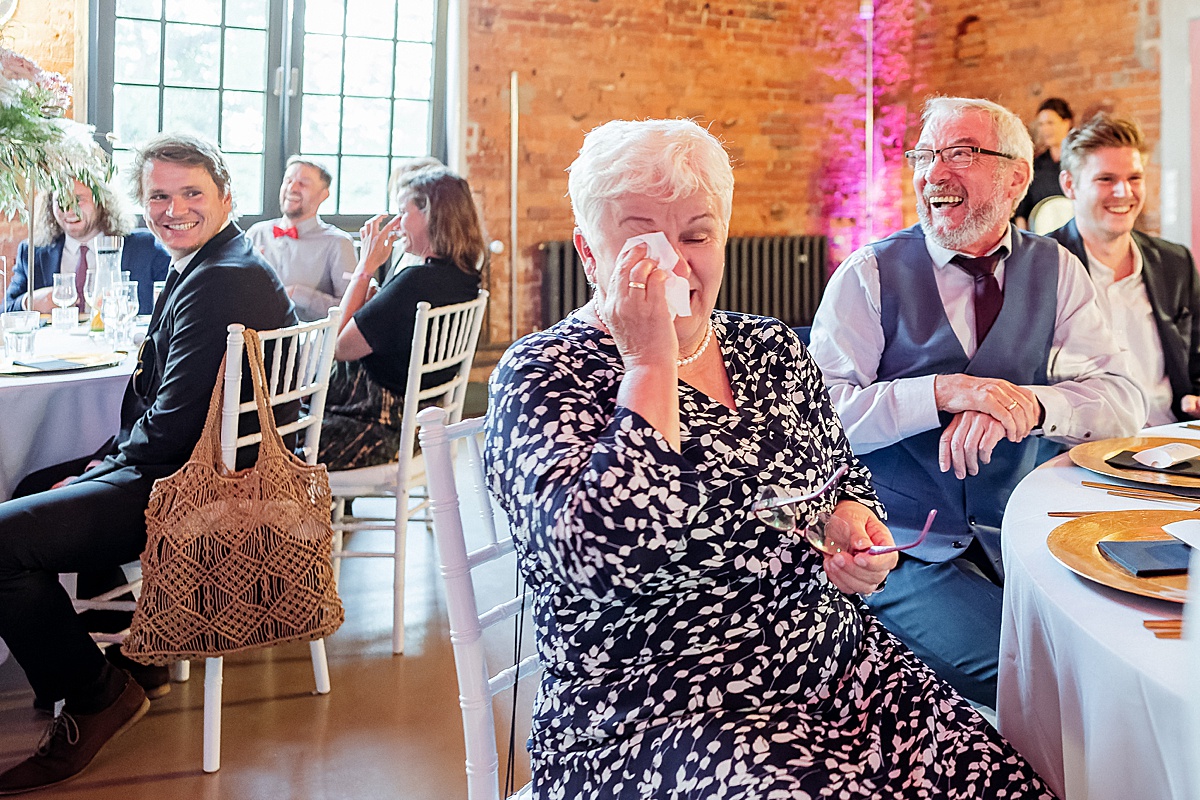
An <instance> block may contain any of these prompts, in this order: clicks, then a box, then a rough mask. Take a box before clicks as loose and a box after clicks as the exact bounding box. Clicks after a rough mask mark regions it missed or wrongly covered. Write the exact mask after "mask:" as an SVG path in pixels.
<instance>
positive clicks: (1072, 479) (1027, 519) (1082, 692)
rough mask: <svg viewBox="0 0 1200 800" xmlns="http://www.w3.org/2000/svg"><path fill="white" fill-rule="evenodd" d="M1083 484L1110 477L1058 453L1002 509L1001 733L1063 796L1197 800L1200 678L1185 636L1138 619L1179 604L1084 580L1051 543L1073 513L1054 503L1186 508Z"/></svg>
mask: <svg viewBox="0 0 1200 800" xmlns="http://www.w3.org/2000/svg"><path fill="white" fill-rule="evenodd" d="M1168 432H1169V435H1179V436H1180V437H1181V438H1182V437H1188V438H1200V431H1194V430H1187V429H1184V428H1182V427H1177V426H1170V427H1169V428H1162V429H1159V430H1158V431H1155V432H1154V433H1158V434H1160V435H1161V434H1163V433H1168ZM1081 480H1099V481H1109V480H1110V479H1108V478H1105V477H1103V476H1097V475H1096V474H1094V473H1091V472H1089V471H1087V470H1084V469H1081V468H1079V467H1076V466H1073V465H1072V464H1071V462H1070V460H1069V459H1068V457H1067V456H1065V455H1064V456H1060V457H1058V458H1056V459H1054V460H1053V461H1050V462H1049V463H1047V464H1045V465H1043V466H1042V467H1041V468H1040V469H1037V470H1035V471H1034V472H1032V473H1030V474H1029V475H1028V476H1026V478H1025V479H1024V480H1023V481H1021V483H1020V485H1019V486H1018V487H1017V489H1016V491H1015V492H1013V495H1012V499H1011V500H1010V501H1009V503H1008V508H1007V510H1006V512H1005V515H1004V524H1003V537H1002V538H1003V547H1004V568H1005V573H1006V576H1005V586H1004V621H1003V629H1002V632H1001V636H1000V685H999V697H998V703H997V709H996V710H997V715H998V718H999V725H1000V732H1001V733H1003V734H1004V736H1005V737H1006V738H1008V740H1009V741H1010V742H1012V744H1013V745H1014V746H1015V747H1016V748H1017V749H1018V750H1019V751H1020V752H1021V753H1022V754H1023V755H1024V756H1025V757H1026V758H1027V759H1029V761H1030V763H1032V764H1033V766H1034V768H1035V769H1036V770H1037V771H1038V772H1039V773H1041V775H1042V777H1044V778H1045V779H1046V780H1047V781H1048V782H1049V783H1050V785H1051V787H1053V789H1054V790H1055V791H1056V792H1057V793H1058V794H1059V795H1060V796H1061V797H1063V798H1064V799H1065V800H1142V799H1144V800H1151V799H1153V800H1200V792H1198V791H1197V787H1196V786H1194V785H1193V778H1192V774H1193V773H1192V762H1195V761H1200V752H1197V750H1196V745H1195V744H1194V742H1195V740H1194V739H1192V738H1191V735H1192V731H1191V730H1190V727H1189V726H1190V723H1189V711H1188V709H1189V708H1190V705H1189V703H1190V701H1191V698H1190V696H1189V691H1188V685H1189V683H1191V684H1192V687H1193V688H1192V690H1191V692H1192V693H1193V694H1194V693H1195V692H1197V691H1200V683H1197V678H1198V677H1200V676H1194V677H1193V679H1192V680H1191V681H1189V679H1188V668H1187V664H1188V662H1189V656H1188V654H1187V650H1186V649H1185V642H1182V641H1177V640H1167V639H1156V638H1154V635H1153V634H1152V633H1151V632H1149V631H1147V630H1146V629H1145V628H1144V627H1143V626H1142V621H1143V620H1145V619H1149V618H1179V616H1180V615H1181V613H1182V610H1183V607H1182V606H1181V605H1178V604H1175V603H1169V602H1166V601H1161V600H1154V599H1149V598H1143V597H1138V596H1136V595H1132V594H1128V593H1125V592H1119V591H1116V590H1113V589H1108V588H1106V587H1103V586H1101V585H1099V584H1096V583H1093V582H1091V581H1088V580H1086V579H1084V578H1080V577H1078V576H1076V575H1075V574H1074V573H1072V572H1070V571H1068V570H1067V569H1066V567H1063V566H1062V565H1061V564H1059V563H1058V561H1056V560H1055V559H1054V557H1053V556H1052V555H1051V554H1050V551H1049V550H1048V549H1047V547H1046V537H1047V536H1048V535H1049V533H1050V531H1051V530H1052V529H1054V528H1055V527H1056V526H1057V525H1059V524H1061V523H1063V522H1064V521H1065V520H1063V519H1059V518H1052V517H1047V516H1046V512H1047V511H1050V510H1054V511H1107V510H1113V511H1116V510H1124V509H1132V508H1162V509H1170V508H1178V509H1184V508H1185V507H1184V506H1182V505H1180V506H1175V505H1169V504H1159V503H1154V502H1148V501H1145V500H1130V499H1123V498H1118V497H1112V496H1109V495H1108V494H1106V493H1105V492H1104V491H1102V490H1100V489H1089V488H1085V487H1083V486H1081V485H1080V481H1081ZM1112 482H1114V483H1115V482H1116V481H1112ZM1187 644H1188V645H1189V646H1190V643H1187Z"/></svg>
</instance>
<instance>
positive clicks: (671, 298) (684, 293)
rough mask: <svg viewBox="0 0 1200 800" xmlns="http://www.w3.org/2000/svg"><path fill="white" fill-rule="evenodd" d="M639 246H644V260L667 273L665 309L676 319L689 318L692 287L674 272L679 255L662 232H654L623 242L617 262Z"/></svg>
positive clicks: (685, 279)
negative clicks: (655, 264)
mask: <svg viewBox="0 0 1200 800" xmlns="http://www.w3.org/2000/svg"><path fill="white" fill-rule="evenodd" d="M639 244H645V245H646V249H647V253H646V258H649V259H650V260H651V261H655V262H657V263H658V268H659V269H661V270H662V271H663V272H666V273H667V287H666V288H667V308H668V309H669V310H670V311H671V313H672V314H673V315H674V316H676V317H690V316H691V315H692V304H691V303H690V302H689V295H690V294H691V290H692V287H691V284H689V283H688V281H687V278H683V277H680V276H679V275H676V274H675V272H674V270H675V265H676V264H678V263H679V254H678V253H676V252H675V248H674V247H672V246H671V242H670V241H668V240H667V235H666V234H665V233H663V232H662V231H655V232H654V233H644V234H642V235H641V236H633V237H630V238H629V239H626V240H625V244H624V246H622V247H621V254H620V255H618V256H617V259H618V260H619V259H620V258H621V256H623V255H625V254H626V253H627V252H629V251H630V250H632V249H633V248H634V247H635V246H636V245H639Z"/></svg>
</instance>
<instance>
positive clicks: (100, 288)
mask: <svg viewBox="0 0 1200 800" xmlns="http://www.w3.org/2000/svg"><path fill="white" fill-rule="evenodd" d="M103 274H104V273H103V271H102V270H100V269H89V270H88V272H87V274H86V275H84V276H83V300H84V302H85V303H87V311H88V318H89V319H91V318H92V317H94V316H95V315H96V303H98V302H99V301H100V298H102V297H103V296H104V289H105V288H106V287H105V281H103V280H101V279H100V278H101V275H103Z"/></svg>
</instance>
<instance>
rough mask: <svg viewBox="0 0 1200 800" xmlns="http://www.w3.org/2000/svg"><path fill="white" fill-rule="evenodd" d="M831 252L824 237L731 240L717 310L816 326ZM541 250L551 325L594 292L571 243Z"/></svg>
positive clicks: (546, 320) (545, 322)
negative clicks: (816, 315) (813, 322)
mask: <svg viewBox="0 0 1200 800" xmlns="http://www.w3.org/2000/svg"><path fill="white" fill-rule="evenodd" d="M827 251H828V248H827V245H826V240H825V237H824V236H739V237H733V238H730V239H729V241H728V242H726V244H725V279H724V280H723V281H722V282H721V291H720V293H719V294H718V295H717V308H723V309H725V310H727V311H740V312H743V313H746V314H760V315H762V316H765V317H775V318H776V319H780V320H783V321H784V322H785V323H787V324H788V325H789V326H792V327H795V326H798V325H811V324H812V320H813V315H814V314H816V312H817V304H818V303H820V302H821V293H822V292H823V291H824V290H825V283H826V281H827V280H828V272H827V270H826V266H825V265H826V253H827ZM538 253H539V255H540V257H541V269H542V327H544V328H545V327H549V326H550V325H553V324H554V323H555V322H558V321H559V320H560V319H562V318H563V317H565V316H566V315H567V314H569V313H570V312H571V311H572V310H573V309H576V308H578V307H579V306H581V305H583V304H584V303H586V302H587V300H588V296H589V295H590V290H589V289H588V285H587V280H586V279H585V278H584V276H583V265H582V264H581V263H580V261H579V255H578V253H576V252H575V246H574V245H573V244H572V243H571V242H542V243H541V244H539V245H538Z"/></svg>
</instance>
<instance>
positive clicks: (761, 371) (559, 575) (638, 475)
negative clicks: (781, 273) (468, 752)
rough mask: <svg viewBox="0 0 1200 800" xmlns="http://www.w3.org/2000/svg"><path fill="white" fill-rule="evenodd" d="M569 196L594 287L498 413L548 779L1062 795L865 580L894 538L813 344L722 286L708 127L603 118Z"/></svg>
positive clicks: (507, 386)
mask: <svg viewBox="0 0 1200 800" xmlns="http://www.w3.org/2000/svg"><path fill="white" fill-rule="evenodd" d="M570 195H571V201H572V204H573V207H574V210H575V218H576V224H577V226H578V227H577V228H576V231H575V244H576V247H577V248H578V250H579V253H580V255H581V257H582V259H583V264H584V269H585V271H586V273H587V275H588V278H589V280H590V281H591V283H592V284H593V286H594V290H595V292H594V295H593V297H592V300H591V301H590V302H589V303H588V304H587V305H586V306H584V307H583V308H581V309H578V310H577V311H575V312H573V313H572V314H571V315H570V316H569V317H568V318H567V319H565V320H563V321H562V322H560V323H558V324H557V325H554V326H553V327H551V328H550V329H548V330H546V331H542V332H540V333H535V334H533V335H531V336H528V337H526V338H524V339H522V340H521V341H519V342H517V343H516V344H514V345H513V347H512V348H511V349H510V350H509V351H508V353H506V354H505V356H504V358H503V360H502V361H501V363H500V365H499V366H498V368H497V369H496V371H495V372H494V373H493V376H492V385H491V406H490V409H489V412H488V427H487V447H486V458H487V462H488V472H489V482H490V488H491V490H492V492H493V495H494V496H495V497H496V498H497V499H498V501H499V503H500V504H501V505H502V506H503V507H504V508H505V510H506V511H507V513H508V514H509V516H510V519H511V522H512V525H513V530H514V532H515V534H516V538H517V542H518V554H519V559H520V566H521V570H522V572H523V573H524V575H525V577H526V578H527V580H528V581H529V583H530V585H531V586H532V587H533V589H534V592H535V598H536V599H535V604H534V617H535V622H536V625H537V639H538V650H539V654H540V655H541V658H542V660H543V662H544V663H545V665H546V673H545V677H544V680H543V683H542V687H541V692H540V693H539V696H538V699H537V704H536V710H535V715H534V724H533V731H532V734H531V739H530V748H531V753H532V763H533V784H534V796H535V797H563V798H576V797H588V798H594V797H639V798H640V797H671V798H706V799H707V798H732V797H788V798H794V797H808V796H813V797H816V796H820V797H833V798H844V797H889V798H893V797H933V796H937V797H949V798H955V797H1005V796H1007V797H1022V798H1031V797H1050V796H1051V794H1050V792H1049V790H1048V789H1046V787H1045V786H1044V784H1043V783H1042V782H1041V781H1040V779H1039V778H1038V777H1037V776H1036V775H1035V774H1034V773H1033V771H1032V769H1031V768H1030V767H1029V765H1028V764H1027V763H1026V762H1025V761H1023V760H1022V759H1021V757H1020V756H1019V755H1017V753H1016V752H1015V751H1014V750H1013V749H1012V748H1011V747H1010V746H1009V745H1008V744H1007V743H1005V742H1004V741H1003V739H1001V738H1000V736H999V735H998V734H997V733H996V732H995V731H994V730H993V729H991V728H990V727H989V726H988V725H987V723H986V722H984V721H983V719H982V718H981V717H979V716H978V715H977V714H976V713H975V712H974V711H973V710H972V709H971V707H970V706H969V704H968V703H967V702H966V701H965V700H963V699H962V698H961V697H960V696H959V695H957V694H956V693H955V692H954V690H953V689H951V688H950V687H949V686H948V685H947V684H945V683H944V682H942V681H941V680H939V679H938V678H936V677H935V676H934V675H933V673H932V672H931V671H930V670H929V669H928V668H927V667H926V666H924V665H923V664H922V663H920V662H919V661H917V659H916V658H915V657H914V656H913V655H912V654H911V653H910V652H908V651H907V650H905V649H904V647H903V645H901V644H899V642H897V641H896V639H894V638H893V637H892V636H891V635H890V634H889V633H887V632H886V631H885V630H884V628H883V627H882V626H881V625H880V624H879V623H878V622H877V621H876V620H875V618H874V617H872V616H871V614H870V612H869V611H868V610H867V609H866V608H865V606H864V605H863V603H862V601H861V599H860V597H859V595H860V594H867V593H870V592H872V591H875V590H876V589H877V588H878V587H879V586H880V585H881V584H882V582H883V581H884V579H885V578H886V576H887V573H888V571H889V570H890V569H891V568H892V567H893V566H894V565H895V563H896V555H895V553H894V552H892V551H891V548H890V546H891V545H892V539H891V535H890V534H889V532H888V530H887V528H886V527H885V526H884V524H883V523H882V522H881V521H880V520H879V517H878V516H877V514H878V513H879V512H880V511H881V507H880V505H879V502H878V500H877V499H876V498H875V495H874V492H873V490H872V488H871V484H870V478H869V475H868V473H867V470H866V469H865V468H864V467H863V466H862V465H861V464H860V463H859V462H858V461H857V459H856V458H855V457H854V455H853V453H852V452H851V451H850V447H849V445H848V443H847V440H846V437H845V434H844V433H843V431H842V428H841V425H840V424H839V422H838V418H837V415H836V414H835V413H834V411H833V409H832V407H831V405H830V403H829V399H828V397H827V396H826V394H825V391H824V388H823V387H822V384H821V375H820V372H819V371H818V370H817V367H816V365H815V364H814V363H813V361H812V359H811V358H810V357H809V356H808V354H807V352H806V351H805V350H804V348H803V346H802V345H801V344H800V342H799V341H798V339H797V338H796V337H795V335H794V334H793V333H792V331H791V330H789V329H788V328H787V327H785V326H784V325H783V324H782V323H780V322H779V321H777V320H773V319H767V318H763V317H753V316H747V315H742V314H733V313H729V312H724V311H714V306H715V304H716V300H717V292H718V289H719V288H720V285H721V278H722V272H723V269H724V248H725V240H726V238H727V235H728V228H729V219H730V212H731V205H732V199H733V172H732V170H731V168H730V163H729V158H728V156H727V155H726V153H725V151H724V149H723V148H722V147H721V145H720V143H719V142H718V141H717V140H716V139H715V138H714V137H713V136H711V135H710V134H709V133H708V132H706V131H705V130H704V129H702V128H700V127H699V126H698V125H696V124H695V123H693V122H690V121H684V120H674V121H662V120H649V121H644V122H621V121H617V122H610V123H608V124H606V125H602V126H601V127H599V128H597V129H596V130H594V131H592V132H591V133H590V134H588V136H587V138H586V139H585V141H584V145H583V148H582V150H581V151H580V155H579V158H578V159H577V160H576V161H575V163H574V164H573V165H572V167H571V175H570ZM631 240H632V241H631ZM673 262H674V263H673ZM843 466H844V467H845V468H846V469H845V470H842V469H841V467H843ZM839 473H841V474H844V477H842V479H841V480H840V481H838V480H836V478H837V477H838V476H839ZM766 487H775V488H771V489H770V490H769V491H770V492H771V493H772V494H771V495H770V496H776V495H778V494H782V495H786V496H788V497H792V498H801V499H800V501H799V502H795V503H793V504H792V505H790V506H785V507H783V508H782V509H775V510H774V511H769V510H768V511H764V510H762V509H761V506H758V505H757V501H758V500H759V498H760V497H761V496H762V494H763V491H764V488H766ZM822 489H824V491H822ZM806 495H813V496H812V497H811V498H807V499H805V496H806ZM821 515H825V516H824V517H823V516H821ZM828 515H832V516H831V517H829V516H828ZM819 518H825V519H829V518H831V519H832V520H834V521H835V522H837V523H838V524H834V522H830V523H829V524H828V525H827V526H826V531H827V532H828V534H829V537H830V539H832V540H833V543H834V544H836V545H837V548H838V549H840V550H841V552H834V553H832V554H827V553H822V552H818V551H817V550H816V549H814V548H813V547H812V546H810V545H809V543H808V542H807V541H806V539H805V537H804V535H803V534H802V533H800V532H799V529H800V528H802V527H804V526H805V525H806V524H808V523H812V522H815V521H816V520H817V519H819ZM781 520H784V522H783V523H782V524H781ZM792 520H794V522H795V524H793V522H792ZM870 547H874V548H876V550H883V551H884V552H882V553H879V554H875V553H874V551H872V552H868V551H867V548H870Z"/></svg>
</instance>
